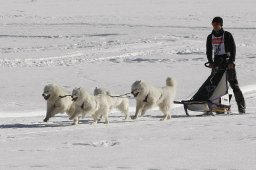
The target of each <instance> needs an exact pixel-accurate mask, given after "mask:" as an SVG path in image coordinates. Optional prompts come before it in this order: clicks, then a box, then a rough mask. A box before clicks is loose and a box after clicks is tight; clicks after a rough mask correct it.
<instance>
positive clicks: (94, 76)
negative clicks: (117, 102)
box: [0, 0, 256, 170]
mask: <svg viewBox="0 0 256 170" xmlns="http://www.w3.org/2000/svg"><path fill="white" fill-rule="evenodd" d="M0 2H1V6H0V54H1V55H0V81H1V83H0V93H1V98H0V122H1V123H0V131H1V133H0V144H1V147H0V153H1V156H0V169H22V170H23V169H24V170H27V169H39V168H40V169H57V168H58V169H140V170H141V169H148V170H149V169H151V170H153V169H157V170H160V169H175V170H185V169H186V170H192V169H202V170H206V169H218V170H219V169H236V170H243V169H256V162H255V160H256V149H255V148H256V134H255V130H256V124H255V119H256V115H255V109H256V107H255V104H256V102H255V99H256V81H255V80H256V75H255V68H256V67H255V63H256V60H255V59H256V57H255V54H256V51H255V47H256V43H255V41H254V40H255V39H256V34H255V30H256V20H255V17H254V16H255V8H254V6H255V4H256V3H255V2H254V1H253V0H245V1H243V2H241V1H238V0H225V1H221V0H216V1H207V2H206V1H204V0H193V1H189V0H181V1H168V0H157V1H156V0H153V1H152V0H129V1H120V0H108V1H104V0H87V1H82V0H62V1H59V0H55V1H52V0H9V1H2V0H0ZM216 10H217V13H216ZM216 15H219V16H222V17H223V18H224V28H225V29H226V30H228V31H230V32H231V33H232V34H233V36H234V38H235V41H236V45H237V59H236V67H237V73H238V80H239V84H240V87H241V89H242V91H243V93H244V96H245V99H246V104H247V112H248V113H249V114H245V115H238V114H236V113H237V107H236V103H235V101H234V98H233V99H232V108H231V110H232V112H234V115H230V116H226V115H225V116H214V117H213V116H209V117H194V116H192V117H186V116H185V113H184V111H183V107H182V106H181V105H175V108H174V109H173V114H172V115H173V118H172V119H171V120H170V121H166V122H161V121H159V120H160V116H161V115H162V113H161V112H160V111H159V110H158V109H153V110H152V111H149V112H147V113H146V115H145V116H144V117H141V118H139V119H138V120H136V121H132V120H128V121H124V120H123V118H124V116H123V115H122V114H121V113H119V112H118V111H116V110H114V111H113V112H112V113H111V115H110V118H109V120H110V124H108V125H105V124H103V123H99V124H98V125H91V122H92V119H91V118H90V117H85V118H84V119H82V122H81V124H79V125H77V126H72V125H71V123H72V122H71V121H70V120H69V119H68V117H67V116H66V115H65V114H59V115H57V116H56V117H54V118H52V119H50V122H48V123H44V122H43V118H44V116H45V106H46V103H45V101H44V99H43V98H42V96H41V94H42V90H43V87H44V85H46V84H48V83H57V84H60V85H62V86H64V87H65V88H66V89H67V90H68V91H69V92H71V91H72V89H73V88H74V87H80V86H81V87H84V88H86V89H87V90H88V91H90V92H92V91H93V89H94V88H95V87H96V86H97V87H104V88H106V89H109V90H111V91H114V92H115V93H120V94H125V93H127V92H130V86H131V84H132V83H133V82H134V81H136V80H141V79H143V80H145V81H147V82H150V83H152V84H154V85H155V86H163V85H164V84H165V79H166V77H167V76H171V77H172V76H173V77H175V78H176V79H177V82H178V89H177V97H176V100H182V99H186V98H189V97H190V96H191V95H192V94H193V93H194V92H195V91H196V90H197V89H198V88H199V86H200V85H201V84H202V82H203V81H204V80H205V79H206V78H207V77H208V75H209V74H210V70H209V69H208V68H205V67H204V63H205V62H206V56H205V42H206V37H207V35H208V34H209V33H210V31H211V24H210V23H211V19H212V18H213V17H214V16H216ZM230 92H231V93H232V90H231V91H230ZM130 102H131V107H130V114H131V115H133V114H134V108H135V101H134V100H132V99H131V100H130ZM196 114H198V113H195V112H191V115H196Z"/></svg>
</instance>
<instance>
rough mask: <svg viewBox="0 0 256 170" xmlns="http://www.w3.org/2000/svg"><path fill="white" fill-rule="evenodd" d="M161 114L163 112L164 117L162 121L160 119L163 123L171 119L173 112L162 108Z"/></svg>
mask: <svg viewBox="0 0 256 170" xmlns="http://www.w3.org/2000/svg"><path fill="white" fill-rule="evenodd" d="M160 110H161V112H163V114H164V117H163V118H162V119H160V120H161V121H164V120H169V119H170V118H171V112H170V111H169V109H168V108H167V107H163V108H161V107H160Z"/></svg>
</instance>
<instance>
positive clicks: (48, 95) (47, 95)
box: [42, 93, 51, 100]
mask: <svg viewBox="0 0 256 170" xmlns="http://www.w3.org/2000/svg"><path fill="white" fill-rule="evenodd" d="M42 96H43V97H44V99H45V100H48V99H49V98H50V96H51V95H50V94H45V93H43V94H42Z"/></svg>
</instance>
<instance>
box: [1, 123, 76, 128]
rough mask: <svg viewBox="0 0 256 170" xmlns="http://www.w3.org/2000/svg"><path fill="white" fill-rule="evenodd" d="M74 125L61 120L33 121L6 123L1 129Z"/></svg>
mask: <svg viewBox="0 0 256 170" xmlns="http://www.w3.org/2000/svg"><path fill="white" fill-rule="evenodd" d="M68 126H73V125H72V122H71V121H70V122H68V121H66V122H65V121H64V122H63V121H61V122H51V123H40V122H38V123H33V124H25V123H14V124H4V125H0V129H35V128H54V127H68Z"/></svg>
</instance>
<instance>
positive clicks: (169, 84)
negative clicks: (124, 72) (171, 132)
mask: <svg viewBox="0 0 256 170" xmlns="http://www.w3.org/2000/svg"><path fill="white" fill-rule="evenodd" d="M131 93H132V94H133V96H134V97H135V98H136V112H135V115H134V116H133V117H132V118H133V119H137V118H138V116H139V114H140V113H141V116H143V115H144V114H145V113H146V111H147V110H149V109H151V108H152V107H154V106H158V107H159V109H160V111H161V112H163V114H164V116H163V118H162V119H161V120H167V119H170V118H171V109H172V106H173V100H174V97H175V93H176V81H175V80H174V79H172V78H170V77H168V78H167V79H166V86H165V87H161V88H157V87H154V86H153V85H150V84H149V83H147V82H144V81H142V80H140V81H135V82H134V83H133V84H132V87H131Z"/></svg>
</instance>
